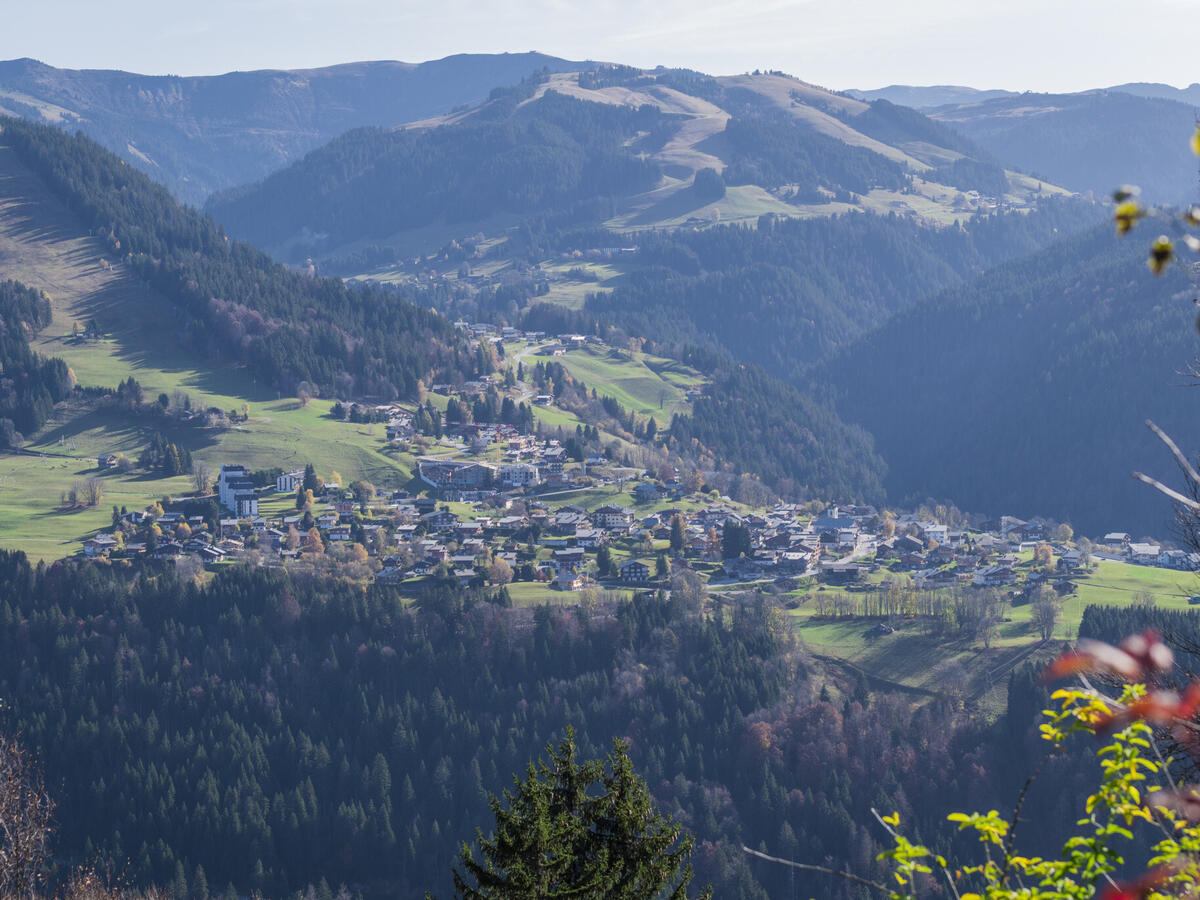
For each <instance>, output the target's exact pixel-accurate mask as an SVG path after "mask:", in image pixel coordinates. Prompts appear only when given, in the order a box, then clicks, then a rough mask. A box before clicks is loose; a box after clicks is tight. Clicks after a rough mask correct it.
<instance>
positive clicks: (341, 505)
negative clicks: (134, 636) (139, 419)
mask: <svg viewBox="0 0 1200 900" xmlns="http://www.w3.org/2000/svg"><path fill="white" fill-rule="evenodd" d="M534 443H535V444H536V442H534ZM528 449H529V450H530V452H534V451H535V449H536V450H537V451H538V452H539V453H540V458H538V459H537V461H536V462H530V461H524V460H521V459H511V460H508V461H502V462H498V463H484V462H478V461H474V460H454V459H446V458H437V457H430V458H427V459H422V460H420V461H419V469H418V471H419V475H420V478H421V479H422V480H423V481H424V482H425V483H426V485H427V486H428V488H429V490H428V491H427V493H429V494H433V495H436V496H410V495H409V494H407V493H406V492H403V491H397V492H394V493H392V494H389V495H386V496H380V497H375V498H370V499H367V500H365V501H364V500H363V498H361V497H358V498H355V497H354V496H352V495H351V494H349V493H348V492H344V491H342V489H341V488H338V487H334V486H331V487H326V488H324V489H323V490H322V491H320V492H319V495H320V496H319V497H318V498H317V499H318V502H319V503H320V504H321V506H322V508H321V509H320V510H310V511H307V512H299V511H295V512H289V513H288V514H285V515H280V516H276V517H273V518H266V517H263V516H261V515H259V496H260V494H261V493H263V492H268V491H270V490H271V487H264V488H255V487H254V485H253V482H252V479H251V477H250V473H249V472H248V471H247V470H246V469H245V467H243V466H240V465H224V466H222V467H221V471H220V475H219V477H218V479H217V496H218V499H219V502H220V505H221V508H222V517H221V519H220V520H219V521H218V522H217V523H215V528H214V527H213V524H214V523H212V522H211V521H208V520H205V519H204V518H203V517H201V516H197V515H185V514H184V513H183V512H180V511H172V510H167V511H163V512H161V513H158V514H157V515H155V513H154V512H148V511H140V510H138V511H133V512H128V513H126V514H125V515H124V517H123V527H124V526H126V525H127V526H128V528H126V529H125V530H126V533H129V532H131V531H136V529H138V528H139V527H141V526H145V525H147V524H149V517H152V516H153V517H154V524H155V525H157V526H158V529H157V530H158V531H159V532H160V533H161V534H162V538H161V539H160V540H158V541H156V542H154V545H153V546H147V545H146V543H145V542H138V541H132V540H122V538H121V536H120V535H119V534H118V533H117V532H116V531H114V533H113V534H99V535H97V536H95V537H93V538H91V539H89V540H88V541H86V542H85V543H84V546H83V552H84V554H85V555H86V556H89V557H94V556H110V555H114V554H118V553H124V554H129V555H136V554H139V553H149V554H151V555H153V556H155V557H157V558H172V557H177V556H180V555H186V554H194V555H196V556H197V557H198V558H199V559H200V560H201V561H203V562H219V561H221V560H225V559H237V558H239V557H241V556H242V555H244V554H245V553H246V552H248V551H249V550H255V551H257V552H258V554H259V558H260V559H261V560H262V561H264V562H269V561H270V559H271V558H272V557H278V559H279V560H283V559H287V558H294V557H297V556H303V555H304V554H305V553H307V552H313V551H314V550H316V548H315V547H312V546H310V544H311V541H312V536H311V535H312V530H313V529H315V530H316V532H317V533H318V534H319V535H320V539H321V544H322V547H321V549H322V552H323V550H324V548H325V547H328V546H336V545H338V544H342V545H343V546H347V547H348V546H350V545H351V544H358V545H359V546H361V547H362V548H363V550H365V552H366V555H367V557H368V558H369V559H371V560H372V568H373V569H374V571H375V573H376V574H375V577H376V578H377V579H378V580H380V581H383V582H392V583H400V582H404V581H407V580H409V579H414V578H421V577H424V576H429V575H432V574H439V573H440V574H442V575H447V576H452V577H453V578H455V579H456V580H458V581H459V582H460V583H461V584H464V585H467V584H481V583H484V582H486V581H487V580H488V579H489V578H492V577H494V572H493V571H492V567H493V566H494V564H495V563H496V562H497V561H503V562H504V563H506V564H507V567H508V569H509V570H510V572H511V575H512V576H515V577H517V578H518V579H523V580H528V581H537V582H542V583H545V584H546V585H547V586H552V587H555V588H558V589H561V590H568V591H575V590H580V589H582V588H584V587H586V586H587V585H589V584H591V583H594V582H596V581H597V580H600V581H601V582H602V583H604V584H608V585H629V586H638V585H643V586H645V585H651V584H653V583H655V582H656V580H657V578H658V575H657V572H658V571H659V570H660V566H661V563H659V561H658V560H657V558H656V557H657V555H658V553H659V552H662V551H661V550H659V551H656V550H655V549H654V548H663V547H664V546H667V545H669V543H670V542H672V541H674V544H675V546H674V547H673V548H672V549H671V551H670V555H671V556H672V557H673V558H674V562H673V564H674V565H680V564H682V565H688V566H692V567H697V566H702V565H703V566H707V567H708V570H709V572H710V574H711V575H712V576H714V577H716V578H718V579H721V578H724V579H729V580H732V581H748V580H760V579H776V580H778V579H788V578H796V577H800V576H812V577H815V578H816V579H817V580H818V581H820V582H822V583H827V584H834V585H852V584H855V583H856V582H860V581H862V580H864V579H865V578H866V576H867V575H868V574H869V573H870V572H871V571H873V570H874V569H876V568H878V567H879V566H881V565H882V566H887V568H888V569H889V570H891V571H901V572H907V573H909V574H910V576H911V578H912V581H913V584H914V585H915V586H916V587H918V588H930V589H932V588H937V587H941V586H949V585H964V584H966V585H974V586H980V587H1001V586H1006V585H1013V584H1014V583H1016V582H1017V581H1018V580H1020V581H1022V582H1023V583H1024V584H1026V585H1031V584H1033V583H1034V582H1037V581H1043V580H1044V581H1046V582H1047V583H1050V584H1052V585H1054V586H1055V587H1058V588H1059V589H1063V590H1067V589H1069V582H1070V578H1071V576H1072V575H1074V574H1077V573H1078V572H1079V571H1080V570H1081V569H1082V568H1083V566H1084V565H1085V564H1086V562H1087V559H1086V555H1085V554H1084V553H1082V552H1081V551H1080V550H1079V549H1078V548H1076V547H1075V546H1071V545H1068V544H1065V543H1061V542H1055V541H1052V540H1049V535H1047V534H1046V533H1045V526H1044V525H1043V524H1042V523H1039V522H1032V523H1030V522H1024V521H1022V520H1019V519H1015V518H1011V517H1005V518H1003V519H1001V520H999V521H998V522H994V523H988V524H987V526H986V527H985V528H986V530H975V531H970V532H968V531H965V530H956V529H953V528H950V527H948V526H947V525H945V524H944V523H941V522H938V521H935V520H933V519H930V518H921V517H918V516H912V515H902V516H899V517H898V518H894V519H885V518H884V517H882V516H881V515H880V513H879V511H878V510H877V509H876V508H874V507H872V506H831V507H828V508H826V509H825V510H824V511H823V512H822V513H820V514H819V515H815V516H814V515H812V514H811V513H810V512H809V511H808V508H807V507H799V506H795V505H791V504H786V503H779V504H777V505H775V506H773V507H771V508H769V509H766V510H762V511H760V512H751V513H746V512H745V511H744V510H742V509H739V508H736V507H734V506H733V505H732V504H722V503H714V504H711V505H708V506H704V507H702V508H699V509H695V508H694V505H693V508H690V509H689V508H685V507H684V505H682V504H681V505H680V506H672V505H671V503H672V502H673V500H679V499H680V498H681V496H682V494H683V489H682V487H681V486H680V485H678V484H664V483H662V482H660V481H655V480H651V479H648V478H647V479H645V480H642V481H639V482H638V483H637V484H636V485H635V486H633V488H632V490H630V491H629V493H628V494H626V495H624V500H623V501H622V503H607V504H604V505H601V506H599V507H596V508H593V509H585V508H583V507H580V506H576V505H572V504H571V503H570V502H569V498H568V500H567V502H563V503H562V504H561V505H554V506H552V505H551V504H550V503H549V502H545V501H542V500H539V499H538V496H537V494H536V493H530V492H528V489H529V488H533V487H538V486H542V485H545V484H546V483H548V482H549V481H550V480H552V479H554V478H557V477H559V475H560V473H561V464H562V458H561V453H560V452H556V451H561V448H560V447H555V446H552V445H549V444H548V445H545V446H540V445H539V446H538V447H537V448H535V447H534V446H532V445H531V446H530V447H529V448H528ZM517 452H518V453H519V452H523V451H517ZM303 480H304V472H303V471H302V470H296V471H293V472H287V473H283V474H281V475H279V476H278V478H277V479H276V481H275V484H274V485H273V488H274V490H275V491H276V492H278V493H282V494H292V493H295V490H296V488H297V487H299V486H300V485H301V484H303ZM447 497H453V498H454V499H456V500H459V501H467V502H469V503H473V504H474V505H473V506H472V507H470V508H471V512H470V514H460V513H459V512H454V511H452V509H451V508H450V506H448V505H447V504H446V499H447ZM625 503H631V505H624V504H625ZM677 520H678V521H677ZM730 526H734V527H737V528H739V529H741V530H742V532H743V533H744V535H745V537H746V541H747V543H746V545H745V546H744V547H743V548H742V550H741V552H739V553H738V555H737V557H736V558H729V559H723V558H722V557H723V556H724V554H725V552H726V547H725V541H724V537H725V531H726V529H727V528H728V527H730ZM885 535H886V536H885ZM300 537H303V540H298V538H300ZM1043 544H1045V545H1046V546H1049V547H1050V549H1051V552H1052V554H1053V560H1054V566H1053V567H1052V569H1051V570H1049V571H1047V570H1045V568H1044V567H1043V568H1042V569H1039V570H1038V571H1036V572H1034V571H1029V572H1024V571H1019V567H1018V559H1019V557H1018V555H1017V554H1018V553H1019V552H1020V551H1022V550H1028V549H1030V548H1032V547H1037V546H1041V545H1043ZM1100 546H1101V547H1102V548H1104V550H1105V551H1107V552H1111V553H1115V552H1117V551H1118V550H1119V551H1120V553H1121V554H1123V556H1124V558H1126V559H1128V560H1129V561H1130V562H1135V563H1142V564H1146V565H1160V566H1170V567H1172V568H1189V567H1194V566H1196V565H1197V564H1198V563H1200V559H1196V558H1195V556H1194V555H1189V554H1186V553H1184V552H1183V551H1177V550H1164V549H1162V548H1160V547H1158V546H1157V545H1152V544H1146V543H1138V542H1135V541H1132V540H1130V538H1129V536H1128V535H1124V534H1119V533H1114V534H1109V535H1105V537H1104V538H1103V540H1102V542H1101V544H1100ZM606 547H607V548H609V552H608V554H606V555H607V556H608V557H609V559H610V560H611V564H610V565H609V566H608V567H607V571H605V572H603V573H601V572H600V571H599V568H600V567H599V554H600V551H601V549H602V548H606ZM601 574H603V578H600V576H601Z"/></svg>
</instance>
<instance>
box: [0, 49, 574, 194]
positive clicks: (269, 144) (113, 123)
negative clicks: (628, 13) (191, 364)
mask: <svg viewBox="0 0 1200 900" xmlns="http://www.w3.org/2000/svg"><path fill="white" fill-rule="evenodd" d="M588 66H589V64H587V63H577V62H571V61H569V60H565V59H559V58H557V57H553V56H546V55H545V54H541V53H502V54H492V55H485V54H479V55H468V54H463V55H458V56H449V57H446V58H445V59H439V60H434V61H432V62H425V63H420V64H412V63H404V62H360V63H349V64H346V65H340V66H330V67H328V68H323V69H304V70H293V71H277V70H263V71H256V72H230V73H228V74H226V75H215V76H201V77H189V78H179V77H175V76H151V75H136V74H132V73H129V72H120V71H109V70H100V69H85V70H74V69H56V68H54V67H52V66H48V65H45V64H43V63H40V62H37V61H36V60H32V59H17V60H9V61H7V62H0V115H3V114H8V115H17V116H22V117H24V118H29V119H32V120H34V121H38V122H44V123H52V124H58V125H62V126H65V127H67V128H69V129H71V130H75V129H81V130H82V131H83V132H84V133H85V134H87V135H88V136H89V137H91V138H93V139H94V140H96V141H97V142H99V143H100V144H102V145H103V146H105V147H107V148H108V149H109V150H112V151H113V152H115V153H118V154H120V155H121V156H123V157H124V158H125V159H126V160H128V161H129V162H131V163H133V164H134V165H136V166H138V167H139V168H141V169H142V170H144V171H145V172H146V173H147V174H149V175H150V176H151V177H153V178H154V179H155V180H157V181H159V182H161V183H162V184H165V185H166V186H167V187H169V188H170V189H171V190H172V191H173V192H174V193H175V194H176V195H177V196H178V197H179V198H180V199H182V200H185V201H187V202H190V203H194V204H198V203H201V202H202V201H203V200H204V199H205V198H206V197H207V196H208V195H209V194H210V193H212V192H213V191H215V190H219V189H221V188H226V187H230V186H232V185H236V184H242V183H244V182H247V181H253V180H255V179H258V178H262V177H263V176H265V175H266V174H268V173H269V172H272V171H274V170H276V169H279V168H281V167H283V166H285V165H287V164H288V163H290V162H292V161H293V160H296V159H299V158H300V157H301V156H303V155H304V154H305V153H307V152H308V151H309V150H312V149H313V148H315V147H319V146H321V145H322V144H324V143H326V142H327V141H329V140H331V139H332V138H334V137H336V136H338V135H340V134H342V133H343V132H346V131H349V130H350V129H352V128H358V127H361V126H366V125H378V126H392V125H398V124H401V123H403V122H409V121H412V120H414V119H421V118H426V117H429V116H436V115H440V114H442V113H446V112H449V111H451V110H452V109H454V108H455V107H456V106H460V105H463V104H475V103H478V102H479V101H481V100H483V99H484V98H486V97H487V95H488V92H489V91H490V90H491V89H492V88H494V87H496V86H497V85H507V84H512V83H514V82H517V81H520V80H521V79H522V78H523V77H525V76H527V75H529V74H530V73H531V72H533V71H535V70H538V69H547V70H549V71H551V72H563V71H579V70H581V69H585V68H587V67H588Z"/></svg>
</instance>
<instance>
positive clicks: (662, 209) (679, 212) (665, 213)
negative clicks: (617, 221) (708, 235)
mask: <svg viewBox="0 0 1200 900" xmlns="http://www.w3.org/2000/svg"><path fill="white" fill-rule="evenodd" d="M710 202H711V201H709V200H705V199H703V198H701V197H697V196H696V194H695V193H694V192H693V191H692V190H691V188H680V189H679V190H678V191H676V192H675V193H674V194H672V195H671V196H669V197H666V198H664V199H662V200H659V201H658V202H657V203H655V204H654V205H653V206H650V207H647V208H646V209H644V210H642V211H641V212H640V213H638V214H637V215H636V216H634V217H633V218H632V219H630V220H629V224H630V225H653V224H655V223H657V222H662V221H666V220H668V219H679V218H682V217H684V216H687V215H689V214H690V213H694V212H696V211H698V210H700V209H703V208H704V207H706V206H708V205H709V203H710Z"/></svg>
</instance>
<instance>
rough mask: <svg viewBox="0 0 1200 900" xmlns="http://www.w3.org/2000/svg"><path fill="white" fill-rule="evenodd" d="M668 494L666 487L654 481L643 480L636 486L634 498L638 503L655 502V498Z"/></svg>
mask: <svg viewBox="0 0 1200 900" xmlns="http://www.w3.org/2000/svg"><path fill="white" fill-rule="evenodd" d="M666 496H667V490H666V488H665V487H664V486H662V485H658V484H655V482H653V481H642V482H640V484H638V485H637V486H636V487H634V499H635V500H637V502H638V503H653V502H654V500H661V499H662V498H664V497H666Z"/></svg>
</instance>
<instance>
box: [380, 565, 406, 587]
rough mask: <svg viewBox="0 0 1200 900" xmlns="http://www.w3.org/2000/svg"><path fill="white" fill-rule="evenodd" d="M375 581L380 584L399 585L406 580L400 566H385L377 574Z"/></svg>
mask: <svg viewBox="0 0 1200 900" xmlns="http://www.w3.org/2000/svg"><path fill="white" fill-rule="evenodd" d="M375 580H376V581H377V582H379V583H380V584H399V583H400V582H402V581H403V580H404V570H403V569H401V568H400V567H399V566H385V567H384V568H382V569H380V570H379V571H378V572H377V573H375Z"/></svg>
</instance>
